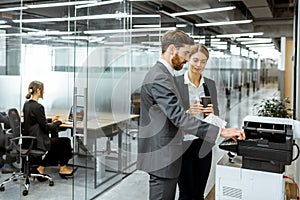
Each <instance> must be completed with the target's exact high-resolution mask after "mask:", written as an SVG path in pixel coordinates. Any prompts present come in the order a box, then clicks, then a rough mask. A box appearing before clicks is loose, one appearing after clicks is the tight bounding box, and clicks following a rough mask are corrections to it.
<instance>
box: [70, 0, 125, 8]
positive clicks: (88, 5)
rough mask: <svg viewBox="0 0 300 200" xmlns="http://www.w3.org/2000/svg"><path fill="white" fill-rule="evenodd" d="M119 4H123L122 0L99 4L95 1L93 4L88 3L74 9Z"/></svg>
mask: <svg viewBox="0 0 300 200" xmlns="http://www.w3.org/2000/svg"><path fill="white" fill-rule="evenodd" d="M119 2H123V0H111V1H101V2H97V1H96V2H95V3H89V4H86V5H80V6H76V7H75V9H81V8H89V7H95V6H103V5H108V4H114V3H119Z"/></svg>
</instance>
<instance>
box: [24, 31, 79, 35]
mask: <svg viewBox="0 0 300 200" xmlns="http://www.w3.org/2000/svg"><path fill="white" fill-rule="evenodd" d="M73 33H74V32H68V31H39V32H28V33H27V34H28V35H30V36H43V35H71V34H73Z"/></svg>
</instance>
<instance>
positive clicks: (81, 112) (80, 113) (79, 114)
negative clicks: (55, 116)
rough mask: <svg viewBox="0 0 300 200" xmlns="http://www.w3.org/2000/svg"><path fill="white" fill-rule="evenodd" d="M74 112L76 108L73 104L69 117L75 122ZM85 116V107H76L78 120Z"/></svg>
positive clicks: (70, 120)
mask: <svg viewBox="0 0 300 200" xmlns="http://www.w3.org/2000/svg"><path fill="white" fill-rule="evenodd" d="M73 113H74V109H73V106H71V108H70V112H69V116H68V119H67V121H68V122H73V119H74V117H73ZM83 116H84V107H83V106H77V107H76V120H77V121H78V122H80V121H83Z"/></svg>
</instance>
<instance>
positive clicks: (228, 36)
mask: <svg viewBox="0 0 300 200" xmlns="http://www.w3.org/2000/svg"><path fill="white" fill-rule="evenodd" d="M263 34H264V33H263V32H255V33H233V34H223V35H216V37H218V38H237V37H253V36H259V35H263Z"/></svg>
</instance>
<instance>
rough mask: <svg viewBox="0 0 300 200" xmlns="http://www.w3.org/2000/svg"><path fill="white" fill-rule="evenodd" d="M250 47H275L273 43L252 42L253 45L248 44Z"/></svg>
mask: <svg viewBox="0 0 300 200" xmlns="http://www.w3.org/2000/svg"><path fill="white" fill-rule="evenodd" d="M246 46H247V47H249V48H255V47H275V45H274V44H273V43H270V44H251V45H246Z"/></svg>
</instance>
